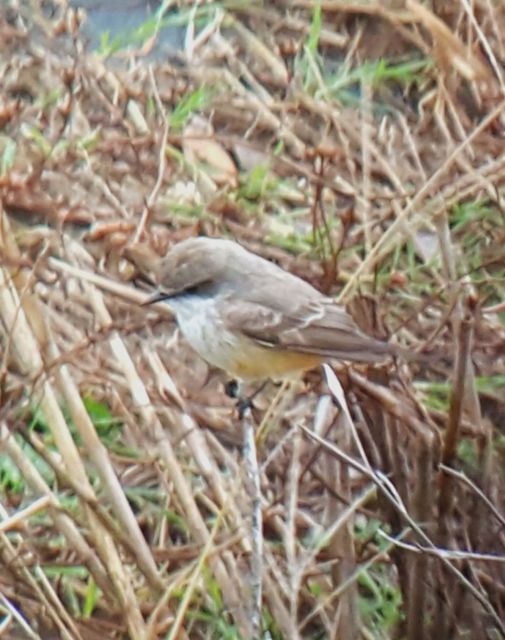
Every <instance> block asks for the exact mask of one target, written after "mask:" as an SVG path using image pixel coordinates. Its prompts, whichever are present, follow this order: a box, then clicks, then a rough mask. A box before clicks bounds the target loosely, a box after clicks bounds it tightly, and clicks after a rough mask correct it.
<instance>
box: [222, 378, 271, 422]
mask: <svg viewBox="0 0 505 640" xmlns="http://www.w3.org/2000/svg"><path fill="white" fill-rule="evenodd" d="M267 384H268V380H265V381H264V382H262V383H261V384H260V386H259V387H258V388H257V389H255V390H254V391H253V392H252V393H251V394H249V395H244V394H242V392H241V384H240V382H239V381H238V380H229V381H228V382H227V383H226V384H225V387H224V390H225V393H226V395H227V396H229V397H230V398H234V399H235V400H236V401H237V409H238V415H239V418H240V419H241V420H242V418H243V417H244V414H245V412H246V411H247V409H252V407H253V401H254V398H256V396H257V395H258V394H259V393H261V392H262V391H263V389H264V388H265V387H266V385H267Z"/></svg>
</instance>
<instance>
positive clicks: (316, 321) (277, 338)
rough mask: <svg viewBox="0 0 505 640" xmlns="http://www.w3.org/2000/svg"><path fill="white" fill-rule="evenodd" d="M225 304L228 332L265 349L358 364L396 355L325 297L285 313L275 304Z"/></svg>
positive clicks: (387, 345) (389, 346) (390, 347)
mask: <svg viewBox="0 0 505 640" xmlns="http://www.w3.org/2000/svg"><path fill="white" fill-rule="evenodd" d="M225 304H226V309H224V308H223V312H224V313H223V316H224V317H225V318H226V320H225V324H226V327H227V329H229V330H230V331H233V332H237V333H240V332H242V333H244V334H246V335H247V336H248V337H249V338H251V339H253V340H255V341H257V342H259V343H261V344H262V345H264V346H269V347H271V348H280V349H287V350H289V351H295V352H299V353H310V354H314V355H320V356H323V357H327V358H337V359H340V360H352V361H357V362H381V361H383V360H385V359H386V358H387V357H388V356H389V355H393V354H394V353H395V348H394V346H393V345H389V344H387V343H385V342H380V341H379V340H375V339H374V338H371V337H370V336H367V335H366V334H365V333H363V332H362V331H361V330H360V329H359V328H358V326H357V325H356V323H355V322H354V320H353V319H352V318H351V316H350V315H349V314H348V313H347V312H346V311H345V309H343V308H342V307H339V306H338V305H337V304H335V303H334V302H333V301H332V300H331V299H330V298H325V297H324V296H321V297H320V298H319V299H317V300H307V301H305V303H303V304H296V302H294V303H292V304H291V305H290V308H289V310H283V311H282V312H281V311H280V310H279V309H276V308H275V303H273V304H272V306H271V307H270V306H268V307H267V306H264V305H262V304H261V303H259V302H246V301H244V300H242V301H240V302H238V303H235V302H233V301H232V300H231V299H228V300H226V303H225Z"/></svg>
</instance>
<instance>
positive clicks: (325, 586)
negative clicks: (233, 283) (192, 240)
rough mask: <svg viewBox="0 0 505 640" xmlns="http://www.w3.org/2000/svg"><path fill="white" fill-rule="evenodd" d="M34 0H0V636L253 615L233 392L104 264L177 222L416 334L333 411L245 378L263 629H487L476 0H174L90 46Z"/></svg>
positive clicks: (495, 461)
mask: <svg viewBox="0 0 505 640" xmlns="http://www.w3.org/2000/svg"><path fill="white" fill-rule="evenodd" d="M35 4H36V3H35V2H33V3H32V6H31V8H30V9H23V8H19V7H18V8H13V7H14V5H15V3H12V6H11V7H9V8H7V6H6V5H7V3H3V4H2V9H1V13H0V43H1V44H0V87H1V95H0V207H1V210H0V215H1V226H0V266H1V271H0V274H1V279H0V316H1V322H0V332H1V333H0V335H1V341H0V355H1V358H0V362H1V368H0V394H1V395H0V407H1V408H0V430H1V441H0V446H1V453H0V482H1V494H0V495H1V497H2V500H1V521H0V562H1V571H0V635H2V637H7V638H82V639H83V640H93V639H95V638H97V639H98V638H100V639H103V638H126V637H129V638H134V639H140V638H151V639H154V638H219V639H220V638H230V639H231V638H239V637H244V638H246V637H253V635H254V634H255V632H254V629H253V627H254V615H255V611H254V606H255V604H254V597H253V596H254V593H252V590H253V589H252V587H251V583H252V582H253V578H254V572H255V571H256V572H257V570H258V566H259V564H258V560H259V558H258V557H257V556H255V554H254V548H252V547H251V532H250V524H249V522H250V515H251V510H252V508H253V504H252V502H253V501H251V500H250V498H248V495H249V493H250V481H249V480H248V478H247V477H246V474H245V473H244V471H243V469H244V463H243V457H242V446H241V442H242V435H241V425H240V421H239V420H238V417H237V415H236V410H235V406H234V402H233V400H231V399H230V398H229V397H227V395H226V394H225V390H224V382H226V380H225V378H224V377H223V375H222V374H221V373H219V372H215V371H209V370H208V369H207V367H206V365H205V364H204V363H202V362H201V361H200V360H199V359H198V358H197V357H196V356H195V355H194V354H193V353H192V352H191V350H190V349H189V348H188V347H187V346H186V345H185V344H184V342H183V341H181V340H180V339H178V337H177V336H176V334H175V327H174V323H173V322H172V320H171V318H170V317H167V316H166V315H165V316H164V317H163V316H162V315H160V314H159V313H158V312H157V311H156V310H149V311H148V312H146V310H145V309H143V308H139V306H138V304H137V302H138V301H139V300H141V299H142V295H141V294H140V293H139V291H138V289H137V290H136V291H133V292H132V290H133V287H132V285H131V282H132V281H136V282H137V283H138V280H135V279H136V278H137V276H138V272H139V271H140V272H143V273H145V272H148V273H150V272H152V271H155V268H154V267H155V264H156V260H155V257H156V256H157V255H163V254H164V252H165V251H166V250H167V248H168V247H169V246H170V245H171V244H172V243H174V242H177V241H178V240H179V239H181V238H184V237H187V236H189V235H194V234H198V233H204V234H208V235H216V236H223V235H224V236H231V237H234V238H236V239H237V240H239V241H240V242H242V243H243V244H244V245H245V246H247V247H248V248H250V249H252V250H254V251H256V252H258V253H261V254H262V255H264V256H266V257H268V258H271V259H273V260H276V261H277V262H279V263H280V264H282V265H283V266H284V267H286V268H287V269H290V270H292V271H293V272H296V273H297V274H299V275H301V276H302V277H304V278H306V279H308V280H310V281H311V282H312V283H314V284H315V285H316V286H318V287H319V288H320V289H322V290H325V291H328V292H330V293H331V294H332V295H335V296H339V298H340V300H341V301H342V302H345V303H346V304H348V305H349V308H350V309H351V311H352V312H353V315H354V316H355V317H356V319H357V321H358V322H359V323H360V324H361V325H362V326H363V328H365V329H366V330H367V331H369V332H370V333H373V334H375V335H377V336H379V337H381V338H385V337H391V339H392V340H395V341H397V342H398V343H400V344H402V345H404V346H405V347H407V348H408V349H410V350H411V351H412V352H415V351H417V352H422V353H423V354H425V356H428V357H424V358H419V359H418V360H417V361H416V359H414V360H413V361H412V362H411V363H409V364H408V365H407V364H402V363H396V364H394V363H393V364H389V365H388V366H386V367H382V368H373V367H356V366H353V367H347V366H344V365H342V364H339V365H337V375H338V378H339V380H340V383H341V385H342V387H343V389H344V391H345V397H346V400H347V404H348V406H349V413H347V414H346V411H345V410H344V411H341V410H339V409H338V408H337V407H338V406H339V402H338V401H334V402H332V399H331V395H332V393H334V389H333V387H334V385H335V381H333V382H331V384H330V389H328V386H326V384H325V383H323V381H322V380H321V378H320V376H319V373H317V372H315V373H314V374H311V375H310V376H309V377H308V379H307V380H306V381H305V385H304V387H303V388H299V387H297V388H287V387H285V386H283V387H281V388H280V389H279V388H273V389H272V387H269V388H267V389H266V390H265V391H264V392H263V393H262V395H261V396H260V397H259V398H258V399H257V401H256V408H255V410H254V412H253V416H252V417H251V418H250V419H251V420H254V421H256V422H257V428H256V434H257V449H258V458H259V465H260V479H261V494H262V515H263V521H264V522H263V530H262V539H261V540H260V542H262V543H263V545H264V552H263V576H262V587H263V599H262V625H263V635H262V636H261V637H264V638H274V639H281V638H284V639H288V638H289V639H290V640H291V639H295V638H339V639H342V640H350V639H353V638H365V639H369V638H408V639H409V640H414V639H417V640H423V639H424V640H428V639H431V638H440V639H443V638H451V639H452V638H462V639H463V638H472V639H480V638H483V639H484V638H489V639H496V638H505V586H504V585H505V491H504V487H505V477H504V475H505V474H504V464H503V462H504V457H505V430H504V427H505V400H504V389H505V326H504V313H505V304H504V300H505V255H504V250H503V245H504V244H505V231H504V229H505V226H504V223H505V213H504V209H503V202H504V200H503V198H504V194H505V154H504V144H505V111H504V109H505V102H504V98H505V84H504V72H503V65H504V62H505V8H504V7H503V5H502V4H500V3H493V2H489V1H487V0H477V1H476V2H473V3H470V2H467V0H460V1H459V2H436V3H435V2H433V7H432V8H431V9H428V8H427V7H426V6H425V5H422V4H420V3H417V2H414V1H407V2H406V3H405V5H403V3H401V2H399V3H391V5H393V4H395V5H396V7H397V8H387V7H388V6H389V3H385V2H380V3H379V2H377V3H375V2H366V3H363V4H362V5H361V4H360V3H359V2H353V3H350V2H348V3H343V2H332V3H329V2H322V3H321V7H322V11H321V10H320V9H319V8H318V6H319V5H318V4H317V3H316V2H312V0H295V1H294V2H289V3H288V2H286V3H284V2H278V3H275V6H270V3H265V4H264V5H263V6H260V5H257V6H255V5H252V4H251V5H250V7H249V8H245V7H246V6H247V3H245V4H244V5H243V6H242V7H241V8H239V9H237V8H235V9H227V8H225V5H222V4H221V5H219V6H218V5H213V4H212V3H209V4H206V5H202V6H199V5H197V4H195V5H192V4H190V5H188V6H184V3H182V6H181V7H180V14H179V15H181V16H182V17H183V18H184V20H185V24H186V25H187V37H186V50H185V52H184V54H183V55H182V54H181V55H180V56H174V58H173V59H172V60H171V61H170V62H167V61H164V62H158V63H156V64H151V63H149V62H148V59H147V58H146V56H147V54H148V53H149V50H150V47H151V46H152V45H153V43H154V42H155V41H156V38H157V27H158V26H160V25H159V24H157V23H156V21H153V22H152V24H149V25H146V26H145V29H144V32H143V34H142V38H139V39H137V38H134V37H133V36H132V37H131V38H130V39H131V40H132V41H134V43H135V45H134V46H135V47H137V48H136V50H134V51H132V50H131V49H130V51H129V52H128V53H126V52H125V51H124V50H122V49H121V50H119V51H117V52H116V51H114V50H115V49H116V48H119V45H118V43H117V42H108V41H106V40H104V41H103V47H102V49H103V50H102V51H101V53H102V54H103V55H102V56H101V57H100V56H97V55H89V54H86V53H85V52H84V49H83V45H82V42H81V39H80V35H79V14H76V13H75V12H73V11H71V10H68V9H66V8H65V7H64V6H62V5H58V7H57V8H55V9H54V12H53V13H52V15H50V16H49V15H48V14H47V13H46V14H44V13H43V12H42V10H39V9H38V8H37V7H36V6H35ZM46 8H47V5H46ZM173 17H174V13H173V11H172V12H167V11H165V12H164V13H162V14H161V22H169V21H170V20H171V19H173ZM127 39H128V38H127ZM113 53H114V54H115V55H114V56H112V54H113ZM105 54H111V56H112V57H111V56H109V55H105ZM93 274H95V275H96V278H95V279H93ZM114 287H116V288H115V289H114ZM114 291H115V293H114ZM256 542H258V541H257V540H256ZM256 594H257V590H256Z"/></svg>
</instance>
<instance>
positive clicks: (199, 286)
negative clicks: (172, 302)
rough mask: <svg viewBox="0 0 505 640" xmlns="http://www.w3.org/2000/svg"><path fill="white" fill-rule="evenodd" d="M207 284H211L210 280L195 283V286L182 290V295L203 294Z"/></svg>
mask: <svg viewBox="0 0 505 640" xmlns="http://www.w3.org/2000/svg"><path fill="white" fill-rule="evenodd" d="M209 284H211V281H210V280H204V281H202V282H197V283H196V284H193V285H191V286H190V287H187V288H186V289H184V293H189V294H196V293H204V292H205V291H206V289H208V287H209Z"/></svg>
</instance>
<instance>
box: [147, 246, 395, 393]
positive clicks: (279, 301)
mask: <svg viewBox="0 0 505 640" xmlns="http://www.w3.org/2000/svg"><path fill="white" fill-rule="evenodd" d="M162 301H163V302H166V303H167V304H168V305H169V306H170V308H171V310H172V311H173V313H174V314H175V317H176V321H177V324H178V326H179V329H180V331H181V333H182V334H183V336H184V337H185V339H186V340H187V342H188V343H189V344H190V345H191V346H192V347H193V349H194V350H195V351H196V352H197V353H198V354H199V355H200V356H201V357H202V358H203V359H204V360H205V361H206V362H207V363H208V364H210V365H212V366H214V367H217V368H218V369H222V370H224V371H225V372H227V373H228V374H229V375H230V376H232V377H233V378H234V379H237V380H239V381H244V382H248V381H259V380H266V379H272V380H280V379H284V378H296V377H299V376H300V375H301V374H303V372H305V371H307V370H310V369H313V368H315V367H317V366H318V365H320V364H322V363H323V362H328V361H331V360H334V359H336V360H340V361H342V360H343V361H351V362H363V363H382V362H384V361H386V360H387V359H388V357H390V356H394V355H398V348H397V347H396V346H395V345H392V344H390V343H387V342H382V341H380V340H376V339H375V338H373V337H371V336H368V335H367V334H365V333H364V332H363V331H361V330H360V329H359V327H358V326H357V324H356V323H355V321H354V320H353V318H352V317H351V316H350V315H349V314H348V313H347V311H346V310H345V309H344V308H343V307H342V306H340V305H338V304H337V303H336V302H335V301H334V300H333V299H332V298H331V297H329V296H326V295H324V294H323V293H321V292H320V291H318V290H317V289H316V288H315V287H313V286H312V285H311V284H309V283H308V282H306V281H305V280H303V279H301V278H299V277H298V276H295V275H293V274H292V273H289V272H288V271H285V270H284V269H282V268H281V267H280V266H278V265H276V264H274V263H273V262H270V261H269V260H266V259H265V258H263V257H261V256H259V255H257V254H255V253H252V252H250V251H248V250H247V249H245V248H244V247H243V246H242V245H240V244H239V243H237V242H235V241H233V240H229V239H224V238H209V237H192V238H188V239H186V240H183V241H181V242H179V243H177V244H176V245H174V246H173V247H172V248H171V249H170V250H169V251H168V253H167V254H166V255H165V256H164V257H163V258H161V259H160V263H159V265H158V269H157V287H156V289H155V291H154V292H153V293H152V295H150V296H149V298H148V299H147V301H146V302H144V304H153V303H156V302H162Z"/></svg>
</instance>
